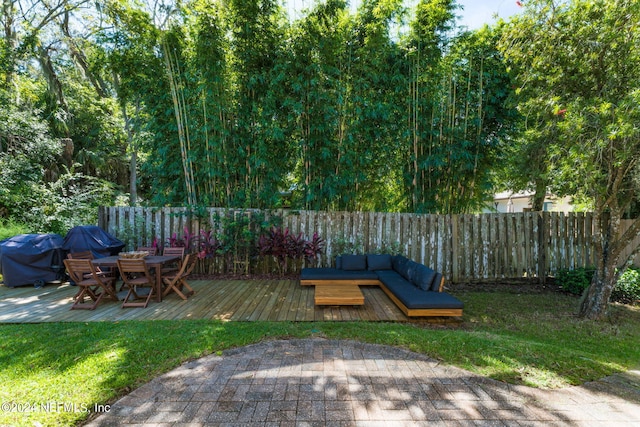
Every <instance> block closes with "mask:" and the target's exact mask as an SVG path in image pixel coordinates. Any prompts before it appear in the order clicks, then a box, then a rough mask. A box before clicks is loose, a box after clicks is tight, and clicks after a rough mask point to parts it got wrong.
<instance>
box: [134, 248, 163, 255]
mask: <svg viewBox="0 0 640 427" xmlns="http://www.w3.org/2000/svg"><path fill="white" fill-rule="evenodd" d="M137 250H138V252H149V255H151V256H155V255H157V254H158V248H157V247H155V246H138V249H137Z"/></svg>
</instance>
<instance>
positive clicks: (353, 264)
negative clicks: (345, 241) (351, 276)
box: [342, 254, 367, 270]
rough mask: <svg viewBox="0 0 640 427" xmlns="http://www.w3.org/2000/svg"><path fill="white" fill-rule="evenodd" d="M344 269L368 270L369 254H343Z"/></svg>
mask: <svg viewBox="0 0 640 427" xmlns="http://www.w3.org/2000/svg"><path fill="white" fill-rule="evenodd" d="M342 269H343V270H366V269H367V256H366V255H348V254H344V255H342Z"/></svg>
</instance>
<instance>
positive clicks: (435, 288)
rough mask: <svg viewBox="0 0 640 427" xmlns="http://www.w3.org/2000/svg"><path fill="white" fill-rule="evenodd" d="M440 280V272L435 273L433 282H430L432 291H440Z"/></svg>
mask: <svg viewBox="0 0 640 427" xmlns="http://www.w3.org/2000/svg"><path fill="white" fill-rule="evenodd" d="M440 282H442V273H437V272H436V276H435V277H434V278H433V283H431V290H432V291H433V292H440Z"/></svg>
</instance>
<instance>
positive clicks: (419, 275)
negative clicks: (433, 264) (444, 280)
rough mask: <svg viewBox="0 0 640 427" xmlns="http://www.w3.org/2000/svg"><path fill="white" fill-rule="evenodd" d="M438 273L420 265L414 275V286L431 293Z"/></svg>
mask: <svg viewBox="0 0 640 427" xmlns="http://www.w3.org/2000/svg"><path fill="white" fill-rule="evenodd" d="M436 275H437V272H436V271H435V270H432V269H431V268H429V267H427V266H426V265H422V264H419V265H418V267H417V268H416V270H415V272H414V274H413V284H414V285H416V286H417V287H418V288H420V289H422V290H423V291H431V290H433V289H432V284H433V279H434V278H435V277H436Z"/></svg>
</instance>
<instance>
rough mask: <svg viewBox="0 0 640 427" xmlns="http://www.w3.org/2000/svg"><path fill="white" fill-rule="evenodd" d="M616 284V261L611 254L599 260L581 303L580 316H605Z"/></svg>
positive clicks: (594, 318)
mask: <svg viewBox="0 0 640 427" xmlns="http://www.w3.org/2000/svg"><path fill="white" fill-rule="evenodd" d="M615 284H616V262H615V259H613V258H612V257H610V256H606V255H605V259H603V260H601V261H599V262H598V268H597V270H596V271H595V273H594V274H593V279H592V280H591V286H589V288H588V289H587V291H586V293H585V294H584V296H583V297H582V301H581V303H580V311H579V314H578V315H579V316H580V317H582V318H585V319H591V320H597V319H601V318H602V317H604V315H605V314H606V313H607V309H608V307H609V298H610V297H611V292H612V291H613V288H614V287H615Z"/></svg>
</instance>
